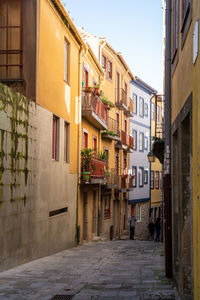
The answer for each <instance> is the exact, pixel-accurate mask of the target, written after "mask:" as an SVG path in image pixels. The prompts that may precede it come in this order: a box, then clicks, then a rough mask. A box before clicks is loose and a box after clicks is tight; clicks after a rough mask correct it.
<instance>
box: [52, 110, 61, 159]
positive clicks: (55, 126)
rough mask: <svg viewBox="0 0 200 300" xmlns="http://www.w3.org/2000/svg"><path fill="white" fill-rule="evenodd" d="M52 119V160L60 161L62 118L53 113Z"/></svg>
mask: <svg viewBox="0 0 200 300" xmlns="http://www.w3.org/2000/svg"><path fill="white" fill-rule="evenodd" d="M52 121H53V122H52V160H54V161H59V143H60V137H59V135H60V118H59V117H58V116H56V115H53V118H52Z"/></svg>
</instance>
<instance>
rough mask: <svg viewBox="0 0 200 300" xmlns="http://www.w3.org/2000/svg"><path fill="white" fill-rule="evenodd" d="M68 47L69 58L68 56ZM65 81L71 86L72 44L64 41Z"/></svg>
mask: <svg viewBox="0 0 200 300" xmlns="http://www.w3.org/2000/svg"><path fill="white" fill-rule="evenodd" d="M66 46H67V56H66ZM64 81H65V82H66V83H67V84H68V85H69V84H70V43H69V41H68V40H67V39H66V37H65V39H64Z"/></svg>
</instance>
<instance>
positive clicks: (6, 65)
mask: <svg viewBox="0 0 200 300" xmlns="http://www.w3.org/2000/svg"><path fill="white" fill-rule="evenodd" d="M18 2H19V20H20V23H19V25H9V24H8V20H9V12H8V1H7V2H6V11H5V14H6V15H5V20H6V23H5V24H4V25H0V29H2V30H5V40H6V42H5V43H6V48H5V49H3V48H2V49H0V56H1V55H5V60H6V63H2V64H0V70H1V69H3V68H5V77H4V76H2V78H1V77H0V80H1V81H9V80H12V81H18V80H23V0H18ZM12 29H19V49H8V39H9V30H12ZM12 55H19V63H15V64H14V63H9V57H12ZM12 68H19V77H18V78H17V77H16V78H14V77H13V78H11V77H10V76H9V69H11V70H12ZM0 74H1V73H0Z"/></svg>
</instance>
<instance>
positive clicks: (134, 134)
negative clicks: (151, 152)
mask: <svg viewBox="0 0 200 300" xmlns="http://www.w3.org/2000/svg"><path fill="white" fill-rule="evenodd" d="M132 134H133V150H134V151H137V130H135V129H133V131H132Z"/></svg>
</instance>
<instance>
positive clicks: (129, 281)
mask: <svg viewBox="0 0 200 300" xmlns="http://www.w3.org/2000/svg"><path fill="white" fill-rule="evenodd" d="M55 295H63V296H65V297H60V298H58V297H57V298H54V299H56V300H58V299H59V300H67V299H73V300H79V299H80V300H88V299H105V300H106V299H115V300H117V299H126V300H128V299H131V300H157V299H165V300H173V299H179V298H178V296H177V294H176V289H175V288H174V287H173V284H172V282H171V281H169V280H167V279H166V278H165V276H164V252H163V244H162V243H154V242H151V241H136V240H119V241H109V242H105V241H104V242H96V243H87V244H84V245H83V246H79V247H75V248H72V249H69V250H65V251H62V252H60V253H57V254H55V255H51V256H48V257H45V258H41V259H38V260H35V261H33V262H30V263H27V264H24V265H21V266H19V267H16V268H13V269H10V270H8V271H4V272H2V273H0V300H8V299H12V300H24V299H26V300H32V299H34V300H35V299H40V300H50V299H52V298H53V297H54V296H55ZM67 295H68V297H67ZM70 295H71V296H72V295H73V297H70Z"/></svg>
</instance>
